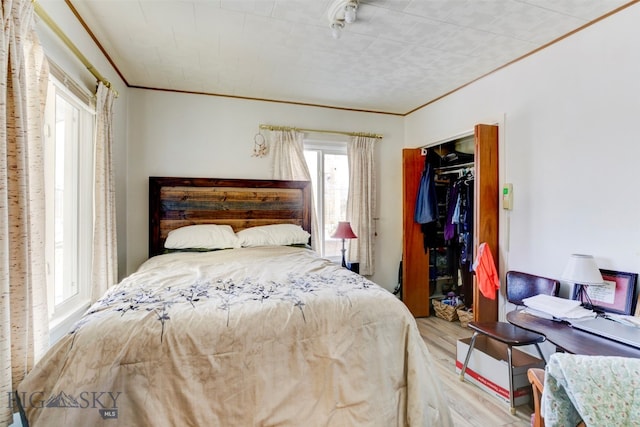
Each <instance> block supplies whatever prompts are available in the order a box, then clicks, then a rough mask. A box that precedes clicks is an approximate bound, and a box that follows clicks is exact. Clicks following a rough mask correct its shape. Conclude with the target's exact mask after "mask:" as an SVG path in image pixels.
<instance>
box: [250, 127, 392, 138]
mask: <svg viewBox="0 0 640 427" xmlns="http://www.w3.org/2000/svg"><path fill="white" fill-rule="evenodd" d="M260 129H267V130H295V131H297V132H317V133H334V134H338V135H349V136H364V137H367V138H378V139H382V138H383V137H384V135H380V134H377V133H366V132H343V131H339V130H321V129H304V128H294V127H288V126H274V125H260Z"/></svg>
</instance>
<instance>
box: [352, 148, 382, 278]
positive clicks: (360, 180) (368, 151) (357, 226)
mask: <svg viewBox="0 0 640 427" xmlns="http://www.w3.org/2000/svg"><path fill="white" fill-rule="evenodd" d="M376 141H377V139H376V138H368V137H362V136H354V137H353V138H352V139H351V141H350V142H349V144H347V156H348V158H349V195H348V197H347V219H348V220H349V221H350V222H351V228H352V229H353V232H354V233H356V236H358V238H357V239H352V240H349V256H348V259H349V261H350V262H358V263H359V264H360V274H362V275H363V276H370V275H372V274H373V273H374V272H375V269H374V252H375V251H374V249H375V248H374V246H375V234H376V229H375V223H374V217H375V212H376V191H377V190H376V174H375V170H376V168H375V144H376Z"/></svg>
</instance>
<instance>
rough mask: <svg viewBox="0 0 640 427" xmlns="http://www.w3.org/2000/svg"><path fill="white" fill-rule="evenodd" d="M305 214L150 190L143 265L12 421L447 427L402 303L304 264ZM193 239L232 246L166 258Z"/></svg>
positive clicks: (269, 186) (183, 186) (31, 382)
mask: <svg viewBox="0 0 640 427" xmlns="http://www.w3.org/2000/svg"><path fill="white" fill-rule="evenodd" d="M310 200H311V193H310V189H309V187H308V183H306V182H292V181H272V180H228V179H226V180H222V179H204V178H165V177H151V178H150V180H149V255H150V258H149V259H148V260H147V261H146V262H144V263H143V264H142V265H141V266H140V268H139V269H138V270H137V271H136V272H135V273H133V274H131V275H130V276H128V277H127V278H125V279H123V280H122V281H121V282H120V283H119V284H118V285H116V286H114V287H112V288H111V289H109V291H107V293H106V294H105V295H104V296H103V297H102V298H101V299H100V300H98V301H97V302H96V303H95V304H93V305H92V306H91V307H90V308H89V309H88V311H87V312H86V313H85V315H84V316H83V317H82V319H81V320H80V321H79V322H77V324H75V325H74V326H73V327H72V328H71V330H70V331H69V333H68V334H67V335H65V336H64V337H63V338H62V339H61V340H60V341H58V342H57V343H56V344H55V345H54V346H53V347H52V348H51V349H50V350H49V351H48V352H47V353H46V355H45V356H44V357H43V358H42V359H41V360H40V361H39V362H38V364H37V365H36V367H35V368H34V369H33V370H32V371H31V372H30V373H29V374H28V375H27V377H26V379H25V380H24V381H23V382H22V383H21V384H20V386H19V387H18V390H17V395H16V398H17V400H18V401H19V404H20V407H21V411H22V413H23V415H24V417H25V421H26V422H28V423H29V425H31V426H33V427H38V426H48V425H51V426H62V425H65V426H72V425H91V426H113V425H116V424H117V425H123V426H151V425H153V426H175V425H187V426H381V427H389V426H449V425H452V421H451V417H450V413H449V409H448V407H447V399H446V397H445V396H444V394H443V392H442V387H441V384H440V380H439V378H438V376H437V372H436V368H435V366H434V365H433V363H432V361H431V358H430V355H429V352H428V349H427V348H426V346H425V344H424V341H423V340H422V338H421V336H420V334H419V332H418V329H417V326H416V323H415V320H414V319H413V317H412V316H411V314H410V313H409V311H408V310H407V309H406V307H405V306H404V305H403V304H402V302H400V301H399V300H398V299H396V298H395V297H394V296H393V295H392V294H391V293H390V292H388V291H387V290H385V289H383V288H381V287H379V286H378V285H376V284H374V283H373V282H371V281H369V280H367V279H366V278H364V277H362V276H360V275H358V274H356V273H353V272H351V271H349V270H347V269H345V268H342V267H340V266H339V265H337V264H334V263H332V262H330V261H328V260H326V259H323V258H321V257H319V256H317V254H316V253H315V252H314V251H312V250H310V249H309V247H308V243H309V241H308V236H309V233H308V230H309V228H310V223H311V216H310V214H309V206H310ZM204 228H207V230H208V229H213V230H214V231H215V232H216V233H217V232H219V231H220V230H223V231H224V233H223V234H224V239H226V238H227V237H229V239H233V236H236V238H237V241H235V240H234V241H233V242H231V243H229V242H227V241H225V242H224V245H228V246H231V247H230V248H225V249H217V250H213V249H207V250H204V249H203V248H197V247H194V248H181V247H179V246H180V245H179V244H178V245H177V246H178V247H175V246H176V242H178V243H185V242H186V243H185V244H187V246H189V245H190V244H191V241H190V240H189V239H186V240H180V239H178V238H174V236H177V235H180V233H183V232H184V231H185V230H193V229H198V230H202V229H204ZM228 229H231V230H232V232H231V233H230V234H229V233H228V232H227V231H228ZM285 229H286V232H281V231H282V230H285ZM294 229H295V230H294ZM265 230H269V232H268V233H267V234H264V233H263V232H264V231H265ZM274 230H277V232H275V231H274ZM292 230H294V231H295V233H293V232H291V233H290V231H292ZM258 231H259V232H258ZM220 232H221V233H222V231H220ZM261 233H262V234H261ZM269 233H271V234H269ZM204 234H206V233H198V234H197V235H194V234H192V233H191V234H188V236H189V237H190V238H200V237H201V236H202V235H204ZM293 234H295V239H297V240H296V241H295V243H290V242H289V241H288V239H289V238H291V237H292V235H293ZM194 236H195V237H194ZM230 236H231V237H230ZM265 236H266V237H265ZM304 236H306V237H307V240H306V241H304ZM183 237H184V236H183ZM214 237H215V239H214V240H216V242H219V241H220V240H221V239H220V238H219V236H217V235H216V236H214ZM224 239H223V240H224ZM166 246H170V247H171V248H172V249H171V250H167V248H166ZM196 246H197V245H196ZM167 252H169V253H167Z"/></svg>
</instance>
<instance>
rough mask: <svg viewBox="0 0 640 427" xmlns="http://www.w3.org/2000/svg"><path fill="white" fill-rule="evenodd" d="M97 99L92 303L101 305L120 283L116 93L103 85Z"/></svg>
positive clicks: (99, 88)
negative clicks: (114, 125) (115, 166)
mask: <svg viewBox="0 0 640 427" xmlns="http://www.w3.org/2000/svg"><path fill="white" fill-rule="evenodd" d="M96 96H97V100H96V116H97V117H96V119H97V120H96V142H95V161H94V167H95V173H94V189H93V194H94V196H93V198H94V202H93V216H94V219H93V223H94V225H93V256H92V284H91V302H92V303H93V302H95V301H97V300H98V299H99V298H100V297H101V296H102V295H103V294H104V293H105V292H106V291H107V289H108V288H109V287H110V286H112V285H115V284H116V282H117V280H118V243H117V239H116V196H115V192H116V190H115V180H114V176H113V156H112V146H113V132H112V122H113V113H112V107H113V101H114V99H115V93H114V92H113V91H112V90H111V89H109V88H108V87H107V86H105V85H104V84H103V83H102V82H100V83H99V84H98V91H97V94H96Z"/></svg>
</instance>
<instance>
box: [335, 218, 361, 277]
mask: <svg viewBox="0 0 640 427" xmlns="http://www.w3.org/2000/svg"><path fill="white" fill-rule="evenodd" d="M331 237H332V238H334V239H342V266H343V267H346V266H347V263H346V261H345V257H344V253H345V251H346V249H345V248H344V241H345V239H357V238H358V236H356V234H355V233H354V232H353V230H352V229H351V224H349V222H348V221H340V222H338V228H336V231H335V232H334V233H333V235H332V236H331Z"/></svg>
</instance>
